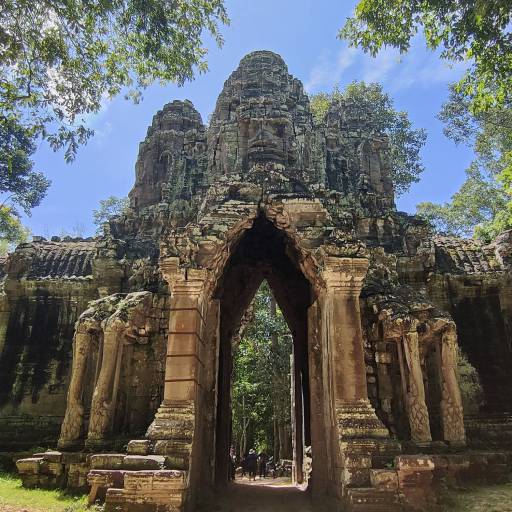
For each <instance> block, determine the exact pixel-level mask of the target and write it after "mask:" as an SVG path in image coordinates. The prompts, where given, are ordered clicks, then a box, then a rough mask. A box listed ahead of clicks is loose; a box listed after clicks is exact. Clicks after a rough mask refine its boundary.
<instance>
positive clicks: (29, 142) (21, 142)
mask: <svg viewBox="0 0 512 512" xmlns="http://www.w3.org/2000/svg"><path fill="white" fill-rule="evenodd" d="M35 149H36V148H35V144H34V140H33V138H32V132H31V130H28V129H26V128H24V127H23V126H21V125H20V124H19V123H18V121H17V120H16V119H15V118H14V117H7V118H3V117H2V116H0V194H1V195H2V198H3V201H2V204H0V245H2V247H3V248H5V247H6V246H8V245H10V244H16V243H20V242H23V241H24V240H25V239H26V238H27V230H26V229H25V228H24V227H23V226H22V224H21V222H20V218H19V217H20V212H19V208H21V209H22V210H23V211H24V212H25V213H26V214H28V215H30V211H31V210H32V208H34V207H36V206H37V205H39V203H40V202H41V200H42V199H43V197H44V196H45V194H46V190H47V189H48V187H49V186H50V182H49V180H47V179H46V178H45V177H44V175H43V174H41V173H40V172H36V171H34V170H33V167H34V162H33V161H32V160H31V159H30V156H31V155H32V154H33V153H34V151H35Z"/></svg>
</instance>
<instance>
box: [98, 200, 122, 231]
mask: <svg viewBox="0 0 512 512" xmlns="http://www.w3.org/2000/svg"><path fill="white" fill-rule="evenodd" d="M128 205H129V200H128V198H127V197H116V196H110V197H107V199H102V200H101V201H100V206H99V208H98V209H97V210H93V212H92V214H93V218H94V220H93V222H94V224H95V225H96V233H98V234H99V233H101V229H102V226H103V224H105V222H108V221H109V220H110V219H111V218H112V217H116V216H117V215H120V214H122V213H123V212H124V211H125V210H126V209H127V208H128Z"/></svg>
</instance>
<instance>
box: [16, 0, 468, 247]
mask: <svg viewBox="0 0 512 512" xmlns="http://www.w3.org/2000/svg"><path fill="white" fill-rule="evenodd" d="M355 4H356V2H355V1H351V0H346V1H344V2H340V1H339V0H316V1H313V0H279V1H278V0H238V1H237V0H227V1H226V7H227V9H228V13H229V16H230V18H231V25H230V26H229V27H224V28H222V34H223V37H224V40H225V44H224V46H223V47H222V49H218V48H217V47H216V45H215V43H214V42H213V41H212V40H211V38H209V37H207V38H206V40H205V44H206V46H207V47H208V48H209V55H208V64H209V68H210V70H209V71H208V72H207V73H205V74H203V75H199V76H198V77H197V78H196V80H195V81H193V82H190V83H187V84H185V86H183V87H181V88H179V87H176V86H175V85H172V84H170V85H167V86H164V87H162V86H158V85H154V86H152V87H150V88H149V89H147V90H146V92H145V94H144V100H143V101H142V102H141V103H140V104H139V105H133V104H132V103H130V102H129V101H126V100H124V99H123V98H121V97H119V98H116V99H114V100H112V101H108V102H105V105H104V108H103V110H102V111H101V112H100V113H98V114H97V115H95V116H93V117H90V118H89V124H90V126H91V127H92V128H93V129H94V130H95V131H96V135H95V137H94V138H93V139H92V140H91V141H90V142H89V143H88V145H87V146H85V147H83V148H81V149H80V150H79V153H78V157H77V159H76V161H75V162H74V163H73V164H66V163H65V162H64V158H63V154H62V153H53V152H52V151H51V150H49V149H48V148H47V147H46V146H45V144H44V143H42V144H41V146H40V148H39V149H38V151H37V153H36V155H35V162H36V168H37V169H38V170H41V171H44V172H45V173H46V174H47V175H48V177H49V178H50V179H51V180H52V182H53V184H52V186H51V188H50V190H49V192H48V195H47V197H46V198H45V199H44V201H43V203H42V204H41V206H39V207H37V208H35V209H34V210H33V214H32V217H30V218H25V219H24V223H25V224H26V225H27V226H28V227H29V228H30V229H31V231H32V234H34V235H42V236H46V237H49V236H52V235H59V234H61V233H62V232H68V233H72V232H74V231H77V230H78V231H79V232H82V233H83V234H84V235H91V234H93V232H94V225H93V223H92V211H93V210H94V209H95V208H97V206H98V203H99V201H100V199H105V198H107V197H108V196H110V195H117V196H124V195H126V194H127V193H128V191H129V190H130V188H131V187H132V184H133V182H134V175H135V161H136V158H137V152H138V145H139V143H140V142H141V141H142V140H143V139H144V137H145V134H146V130H147V127H148V125H150V123H151V119H152V117H153V115H154V114H155V113H156V112H157V110H159V109H160V108H161V107H162V106H163V105H164V104H165V103H167V102H169V101H172V100H173V99H185V98H188V99H190V100H191V101H192V102H193V103H194V105H195V106H196V108H197V109H198V110H199V112H200V113H201V115H202V117H203V121H206V120H207V118H208V115H209V114H210V113H211V112H212V111H213V109H214V105H215V101H216V99H217V96H218V94H219V93H220V91H221V89H222V85H223V83H224V81H225V80H226V79H227V77H228V76H229V74H230V73H231V72H232V71H233V70H234V69H235V68H236V67H237V65H238V62H239V61H240V59H241V58H242V57H243V56H244V55H245V54H247V53H249V52H251V51H254V50H261V49H266V50H272V51H274V52H277V53H279V54H280V55H281V56H282V57H283V58H284V60H285V61H286V63H287V64H288V68H289V71H290V73H291V74H293V75H294V76H296V77H297V78H299V79H300V80H302V82H303V83H304V85H305V87H306V90H307V91H308V92H310V93H315V92H319V91H329V90H331V89H332V87H333V86H334V85H335V84H337V83H339V84H341V86H344V85H346V84H347V83H350V82H351V81H353V80H356V79H357V80H366V81H377V82H381V83H382V84H383V85H384V88H385V90H386V91H387V92H388V93H389V94H390V95H391V96H392V98H393V99H394V101H395V106H396V107H397V108H398V109H400V110H405V111H407V112H408V113H409V116H410V118H411V120H412V121H413V123H414V125H415V126H416V127H423V128H426V129H427V131H428V142H427V145H426V146H425V148H424V150H423V153H422V157H423V162H424V164H425V167H426V171H425V173H424V174H423V176H422V180H421V182H420V183H418V184H416V185H414V186H413V187H412V188H411V190H410V192H408V193H407V194H405V195H403V196H402V197H400V198H398V200H397V206H398V208H399V209H401V210H405V211H409V212H414V210H415V205H416V204H417V203H418V202H420V201H436V202H442V201H446V200H448V199H449V198H450V196H451V195H452V194H453V193H454V192H455V191H456V190H457V189H458V188H459V186H460V184H461V183H462V181H463V180H464V170H465V169H466V168H467V166H468V164H469V162H470V161H471V158H472V153H471V151H470V150H469V149H468V148H465V147H456V146H455V145H454V144H453V143H452V142H451V141H449V140H448V139H446V137H445V136H444V135H443V133H442V124H441V123H440V122H439V121H438V120H437V119H436V114H437V113H438V112H439V109H440V107H441V104H442V103H443V101H444V100H445V99H446V96H447V84H448V83H450V82H452V81H454V80H456V79H457V78H459V77H460V76H461V74H462V71H463V70H462V68H461V67H460V66H455V67H453V68H451V67H449V66H448V65H447V64H446V63H444V62H443V61H441V60H440V59H438V57H437V55H436V54H434V53H432V52H431V51H429V50H428V49H426V48H425V45H424V42H423V40H421V39H420V38H418V39H417V40H415V41H414V44H413V47H412V49H411V51H410V53H409V54H407V55H405V56H401V57H400V56H399V55H398V54H397V53H396V52H394V51H391V50H385V51H384V52H382V53H381V54H379V56H378V57H377V58H375V59H372V58H371V57H369V56H367V55H365V54H364V53H363V52H362V51H360V50H357V49H350V48H348V45H347V44H346V43H345V42H344V41H340V40H339V39H337V38H336V34H337V32H338V29H339V28H340V27H341V26H342V24H343V22H344V20H345V19H346V17H347V16H349V15H350V14H351V12H352V10H353V8H354V6H355Z"/></svg>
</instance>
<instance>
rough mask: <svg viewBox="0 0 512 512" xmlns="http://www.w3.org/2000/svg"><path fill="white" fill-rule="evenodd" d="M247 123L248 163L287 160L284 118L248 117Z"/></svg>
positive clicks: (283, 161)
mask: <svg viewBox="0 0 512 512" xmlns="http://www.w3.org/2000/svg"><path fill="white" fill-rule="evenodd" d="M246 123H247V158H248V161H249V164H252V163H263V162H269V161H272V162H275V163H281V164H286V163H287V162H288V151H287V148H288V147H289V145H290V144H289V143H288V141H287V140H286V139H287V132H288V130H287V121H286V120H285V119H250V120H249V121H246Z"/></svg>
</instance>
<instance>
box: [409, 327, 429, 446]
mask: <svg viewBox="0 0 512 512" xmlns="http://www.w3.org/2000/svg"><path fill="white" fill-rule="evenodd" d="M402 339H403V352H404V355H405V361H406V364H407V371H406V374H407V375H405V376H402V378H403V379H405V380H406V383H407V394H406V397H405V398H406V404H407V415H408V417H409V425H410V428H411V440H412V441H414V442H415V443H419V444H422V443H430V442H431V441H432V435H431V433H430V422H429V416H428V409H427V404H426V402H425V387H424V385H423V373H422V371H421V361H420V353H419V344H418V332H417V331H416V324H414V329H412V330H409V331H408V332H406V333H405V334H404V335H403V338H402Z"/></svg>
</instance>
